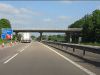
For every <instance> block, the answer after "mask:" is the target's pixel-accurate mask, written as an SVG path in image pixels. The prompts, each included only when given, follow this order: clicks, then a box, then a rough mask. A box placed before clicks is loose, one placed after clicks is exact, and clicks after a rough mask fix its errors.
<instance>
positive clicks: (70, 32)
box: [13, 28, 82, 42]
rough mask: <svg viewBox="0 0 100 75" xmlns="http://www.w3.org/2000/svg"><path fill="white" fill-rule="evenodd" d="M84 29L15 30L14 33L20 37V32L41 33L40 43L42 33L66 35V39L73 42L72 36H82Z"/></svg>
mask: <svg viewBox="0 0 100 75" xmlns="http://www.w3.org/2000/svg"><path fill="white" fill-rule="evenodd" d="M81 31H82V28H68V29H66V30H63V29H13V32H15V33H16V35H18V33H19V32H39V33H40V41H41V40H42V33H44V32H45V33H65V35H66V37H65V39H66V38H67V37H69V38H70V39H69V42H71V36H72V35H74V36H76V35H78V36H79V35H80V33H81Z"/></svg>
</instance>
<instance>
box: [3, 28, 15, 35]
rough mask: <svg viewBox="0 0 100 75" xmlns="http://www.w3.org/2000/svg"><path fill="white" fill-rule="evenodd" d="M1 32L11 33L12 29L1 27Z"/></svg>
mask: <svg viewBox="0 0 100 75" xmlns="http://www.w3.org/2000/svg"><path fill="white" fill-rule="evenodd" d="M2 33H4V34H9V35H11V34H12V33H13V30H12V29H11V28H2Z"/></svg>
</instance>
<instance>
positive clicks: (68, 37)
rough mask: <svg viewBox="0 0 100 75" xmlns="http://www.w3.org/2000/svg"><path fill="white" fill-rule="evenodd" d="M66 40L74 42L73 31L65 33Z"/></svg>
mask: <svg viewBox="0 0 100 75" xmlns="http://www.w3.org/2000/svg"><path fill="white" fill-rule="evenodd" d="M65 41H66V42H67V43H71V42H72V37H71V33H65Z"/></svg>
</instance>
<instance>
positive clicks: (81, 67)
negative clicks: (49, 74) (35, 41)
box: [41, 43, 96, 75]
mask: <svg viewBox="0 0 100 75" xmlns="http://www.w3.org/2000/svg"><path fill="white" fill-rule="evenodd" d="M41 44H42V45H43V46H45V47H47V48H48V49H50V50H51V51H53V52H55V53H56V54H58V55H59V56H61V57H62V58H64V59H65V60H67V61H69V62H70V63H72V64H73V65H75V66H76V67H78V68H79V69H81V70H83V71H84V72H85V73H87V74H89V75H96V74H95V73H93V72H92V71H90V70H88V69H86V68H84V67H83V66H81V65H79V64H77V63H76V62H74V61H72V60H71V59H69V58H67V57H65V56H64V55H62V54H60V53H59V52H57V51H55V50H53V49H52V48H50V47H49V46H47V45H44V44H43V43H41Z"/></svg>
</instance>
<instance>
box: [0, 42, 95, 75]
mask: <svg viewBox="0 0 100 75" xmlns="http://www.w3.org/2000/svg"><path fill="white" fill-rule="evenodd" d="M0 75H96V74H95V73H94V72H92V71H90V70H88V69H87V68H84V67H83V66H81V65H79V64H77V63H75V62H73V61H72V60H70V59H68V58H67V57H65V56H63V55H62V54H60V53H58V52H56V51H55V50H54V49H52V48H50V47H48V46H46V45H44V44H42V43H39V42H32V43H22V44H18V45H16V46H14V47H11V48H5V49H2V50H0Z"/></svg>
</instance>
